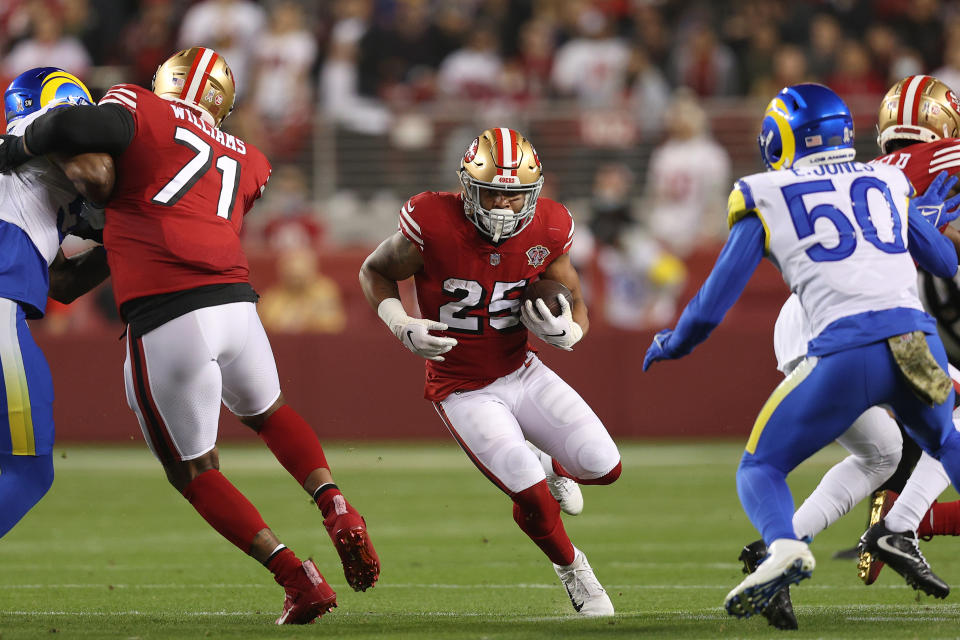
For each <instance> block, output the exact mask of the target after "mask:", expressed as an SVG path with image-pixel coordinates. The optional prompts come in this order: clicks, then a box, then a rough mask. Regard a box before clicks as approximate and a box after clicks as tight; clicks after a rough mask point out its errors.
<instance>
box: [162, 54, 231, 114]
mask: <svg viewBox="0 0 960 640" xmlns="http://www.w3.org/2000/svg"><path fill="white" fill-rule="evenodd" d="M151 88H152V89H153V92H154V93H155V94H157V95H158V96H160V97H162V98H166V99H168V100H178V101H182V102H186V103H187V104H189V105H191V106H194V107H200V110H201V111H202V112H203V113H204V114H209V115H210V117H211V118H212V124H213V126H215V127H219V126H220V123H221V122H223V119H224V118H226V117H227V116H228V115H230V112H231V111H233V98H234V95H235V93H236V88H235V86H234V82H233V73H232V72H231V71H230V67H229V66H227V61H226V60H224V59H223V57H222V56H221V55H220V54H218V53H217V52H216V51H214V50H213V49H207V48H206V47H191V48H190V49H184V50H183V51H178V52H177V53H175V54H173V55H172V56H170V57H169V58H167V60H166V62H164V63H163V64H161V65H160V66H159V67H157V72H156V73H154V74H153V86H152V87H151Z"/></svg>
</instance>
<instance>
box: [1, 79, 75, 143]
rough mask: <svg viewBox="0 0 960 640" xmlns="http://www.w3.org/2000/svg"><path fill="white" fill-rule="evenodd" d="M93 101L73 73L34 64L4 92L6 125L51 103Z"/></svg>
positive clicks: (8, 125)
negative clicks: (32, 67)
mask: <svg viewBox="0 0 960 640" xmlns="http://www.w3.org/2000/svg"><path fill="white" fill-rule="evenodd" d="M57 103H62V104H65V105H67V104H93V98H91V97H90V92H89V91H88V90H87V88H86V87H85V86H84V85H83V83H82V82H80V79H79V78H77V77H76V76H74V75H72V74H69V73H67V72H66V71H64V70H63V69H58V68H57V67H36V68H34V69H30V70H29V71H24V72H23V73H21V74H20V75H19V76H17V77H16V78H14V79H13V82H11V83H10V86H9V87H7V90H6V92H5V93H4V94H3V107H4V114H5V115H6V118H7V128H8V130H9V127H10V124H11V123H13V122H15V121H16V120H18V119H20V118H22V117H24V116H26V115H29V114H31V113H33V112H34V111H37V110H38V109H41V108H43V107H46V106H47V105H50V104H57Z"/></svg>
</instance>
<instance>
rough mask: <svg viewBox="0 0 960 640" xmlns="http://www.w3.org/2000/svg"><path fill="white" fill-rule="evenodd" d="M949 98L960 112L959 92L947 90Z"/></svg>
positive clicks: (951, 103)
mask: <svg viewBox="0 0 960 640" xmlns="http://www.w3.org/2000/svg"><path fill="white" fill-rule="evenodd" d="M946 95H947V100H949V101H950V106H952V107H953V108H954V109H955V110H956V111H958V112H960V99H957V94H955V93H954V92H953V91H951V90H949V89H948V90H947V94H946Z"/></svg>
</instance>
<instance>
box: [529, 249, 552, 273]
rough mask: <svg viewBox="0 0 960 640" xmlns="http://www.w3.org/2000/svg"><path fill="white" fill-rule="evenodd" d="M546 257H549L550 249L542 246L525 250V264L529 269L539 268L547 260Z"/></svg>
mask: <svg viewBox="0 0 960 640" xmlns="http://www.w3.org/2000/svg"><path fill="white" fill-rule="evenodd" d="M548 255H550V249H547V248H546V247H545V246H543V245H542V244H538V245H537V246H535V247H530V248H529V249H527V263H528V264H529V265H530V266H531V267H539V266H540V265H542V264H543V262H544V261H545V260H546V259H547V256H548Z"/></svg>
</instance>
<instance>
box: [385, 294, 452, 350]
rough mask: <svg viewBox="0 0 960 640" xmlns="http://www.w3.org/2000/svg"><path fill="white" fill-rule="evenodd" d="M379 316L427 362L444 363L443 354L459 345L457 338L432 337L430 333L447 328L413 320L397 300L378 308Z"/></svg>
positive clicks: (386, 302) (404, 342)
mask: <svg viewBox="0 0 960 640" xmlns="http://www.w3.org/2000/svg"><path fill="white" fill-rule="evenodd" d="M377 315H378V316H380V319H381V320H383V322H384V323H385V324H386V325H387V326H388V327H390V331H392V332H393V335H395V336H397V338H399V339H400V342H402V343H403V346H405V347H406V348H407V349H410V351H413V352H414V353H415V354H417V355H418V356H423V357H424V358H426V359H427V360H434V361H436V362H443V356H442V355H441V354H444V353H446V352H447V351H450V349H453V348H454V347H455V346H456V345H457V341H456V339H455V338H444V337H442V336H432V335H430V334H429V333H428V332H429V331H443V330H445V329H446V328H447V325H445V324H444V323H442V322H436V321H434V320H426V319H423V318H411V317H410V316H408V315H407V312H406V311H404V310H403V305H402V304H401V303H400V301H399V300H397V299H396V298H387V299H385V300H384V301H383V302H381V303H380V306H378V307H377Z"/></svg>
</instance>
